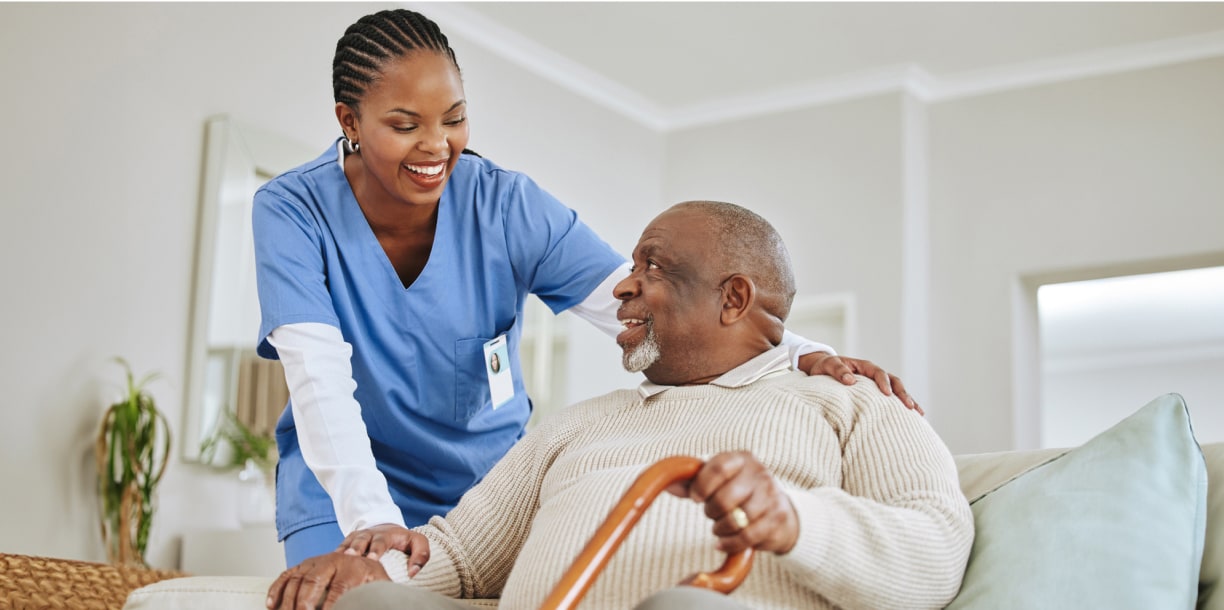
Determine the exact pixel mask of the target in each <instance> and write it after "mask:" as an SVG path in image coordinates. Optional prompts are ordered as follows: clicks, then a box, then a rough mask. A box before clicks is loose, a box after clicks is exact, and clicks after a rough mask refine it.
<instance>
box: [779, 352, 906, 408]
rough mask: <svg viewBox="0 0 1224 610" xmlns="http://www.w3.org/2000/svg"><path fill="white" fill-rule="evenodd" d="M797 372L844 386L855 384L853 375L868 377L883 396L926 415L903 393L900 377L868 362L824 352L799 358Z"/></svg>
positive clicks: (903, 388)
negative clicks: (827, 378) (819, 376)
mask: <svg viewBox="0 0 1224 610" xmlns="http://www.w3.org/2000/svg"><path fill="white" fill-rule="evenodd" d="M799 370H801V371H803V372H805V373H807V374H808V375H828V376H830V377H832V378H834V379H836V380H838V381H840V382H842V383H844V384H846V385H854V384H855V382H856V381H857V378H855V375H862V376H864V377H870V378H872V379H874V380H875V382H876V385H877V386H879V387H880V391H881V392H883V393H884V395H885V396H892V395H893V394H896V395H897V398H899V399H901V402H902V403H903V404H904V405H905V406H907V407H909V408H911V409H913V410H915V411H917V412H918V413H919V414H922V415H926V412H925V411H923V410H922V407H920V406H918V403H917V402H916V401H915V400H914V398H913V397H912V396H910V395H909V392H906V391H905V384H904V383H901V378H900V377H897V376H896V375H891V374H889V373H888V372H887V371H885V370H884V369H882V368H880V367H879V366H876V364H875V363H874V362H872V361H870V360H863V359H861V358H847V357H845V356H834V355H832V354H829V353H826V352H813V353H811V354H804V355H802V356H800V357H799Z"/></svg>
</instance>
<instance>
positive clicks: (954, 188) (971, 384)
mask: <svg viewBox="0 0 1224 610" xmlns="http://www.w3.org/2000/svg"><path fill="white" fill-rule="evenodd" d="M1221 108H1224V60H1220V59H1215V60H1208V61H1198V62H1193V63H1186V64H1180V65H1174V66H1169V67H1165V68H1160V69H1151V70H1144V71H1137V72H1129V73H1124V74H1118V75H1114V76H1107V77H1099V78H1092V79H1086V80H1082V81H1075V82H1069V83H1063V84H1056V85H1048V86H1043V87H1035V88H1032V89H1023V90H1016V91H1009V92H1005V93H998V94H994V95H986V96H981V97H974V98H968V99H963V100H958V101H951V102H946V103H942V104H937V105H934V106H932V108H931V110H930V117H931V200H930V201H931V245H932V250H931V252H932V256H931V261H932V262H931V269H932V278H933V282H932V287H931V312H932V313H931V321H932V322H931V323H932V325H931V344H932V351H931V366H932V380H933V389H932V392H931V396H930V397H929V398H928V399H927V400H928V401H929V402H931V403H933V404H934V405H936V409H935V411H934V412H933V413H932V422H933V423H934V424H935V425H936V427H937V428H938V429H939V431H940V432H941V433H942V434H943V435H944V438H945V439H947V441H948V443H949V445H951V446H952V447H953V449H955V450H958V451H992V450H1000V449H1007V448H1011V447H1014V446H1017V445H1033V444H1035V443H1036V442H1037V439H1036V436H1037V435H1038V433H1039V424H1038V423H1037V422H1035V421H1033V419H1032V418H1033V417H1034V415H1033V414H1034V413H1036V407H1037V402H1038V400H1039V396H1040V391H1039V388H1038V387H1037V384H1038V377H1039V370H1038V369H1037V368H1036V366H1035V361H1034V362H1031V363H1025V362H1014V361H1013V349H1015V348H1017V347H1020V348H1025V347H1026V346H1025V345H1023V343H1025V342H1026V338H1025V337H1023V336H1022V337H1014V336H1013V332H1012V329H1013V322H1016V323H1017V327H1020V328H1024V327H1026V326H1027V321H1026V320H1017V319H1015V318H1016V316H1019V315H1023V316H1025V317H1031V316H1032V315H1033V312H1031V311H1029V312H1021V311H1019V308H1018V306H1017V305H1016V303H1015V297H1014V295H1013V291H1018V292H1024V293H1026V294H1024V295H1021V296H1027V293H1028V292H1029V291H1028V290H1027V289H1024V290H1017V284H1018V283H1019V282H1020V278H1022V277H1024V276H1029V275H1042V274H1047V273H1051V272H1058V271H1066V270H1074V269H1077V268H1083V267H1098V266H1104V265H1112V264H1136V265H1138V264H1140V263H1142V262H1144V261H1149V260H1151V259H1165V258H1176V257H1188V256H1194V255H1200V254H1203V253H1210V252H1219V251H1221V250H1224V233H1222V232H1221V227H1224V171H1221V169H1222V168H1224V112H1221V111H1220V109H1221ZM1027 332H1030V333H1033V332H1035V330H1034V329H1032V328H1028V329H1027ZM1028 355H1029V356H1031V357H1032V358H1034V359H1035V358H1036V354H1035V353H1030V354H1028ZM1013 366H1016V367H1017V369H1018V370H1022V371H1024V372H1025V374H1024V376H1023V377H1022V378H1020V379H1015V380H1014V379H1013V378H1012V371H1013ZM1013 393H1018V394H1019V395H1020V396H1022V397H1024V398H1025V401H1024V402H1025V404H1023V405H1020V406H1019V408H1021V409H1024V411H1022V412H1019V413H1016V412H1014V411H1013ZM1153 397H1154V396H1143V397H1137V398H1136V406H1135V408H1138V407H1139V406H1142V404H1143V403H1145V402H1146V401H1147V400H1148V399H1150V398H1153ZM1217 408H1218V405H1217ZM1013 418H1016V419H1017V420H1018V422H1019V423H1020V425H1021V426H1020V429H1019V430H1017V429H1016V428H1015V427H1013ZM1016 436H1020V437H1021V438H1014V437H1016Z"/></svg>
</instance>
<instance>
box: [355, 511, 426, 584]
mask: <svg viewBox="0 0 1224 610" xmlns="http://www.w3.org/2000/svg"><path fill="white" fill-rule="evenodd" d="M388 549H396V550H399V551H403V552H404V554H405V555H407V556H408V577H409V578H412V577H413V576H416V575H417V572H420V571H421V568H423V567H425V563H426V562H428V561H429V539H428V538H426V537H425V536H422V535H421V534H418V533H416V532H414V531H412V530H410V529H407V528H404V527H401V526H399V525H394V524H391V523H384V524H382V525H375V526H374V527H369V528H366V529H363V530H357V531H355V532H353V533H351V534H349V535H348V536H346V537H345V538H344V542H341V543H340V546H338V547H336V552H337V553H343V554H345V555H364V556H366V557H368V558H370V559H378V558H379V557H382V554H383V553H386V552H387V550H388Z"/></svg>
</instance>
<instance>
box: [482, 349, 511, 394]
mask: <svg viewBox="0 0 1224 610" xmlns="http://www.w3.org/2000/svg"><path fill="white" fill-rule="evenodd" d="M484 357H485V358H484V359H485V373H487V374H488V375H489V396H492V397H493V408H494V409H496V408H498V407H500V406H502V405H504V404H506V403H507V402H509V401H510V399H511V398H514V373H513V372H512V371H511V370H510V349H509V347H508V344H507V342H506V335H502V336H500V337H498V338H496V339H492V340H490V341H488V342H486V343H485V344H484Z"/></svg>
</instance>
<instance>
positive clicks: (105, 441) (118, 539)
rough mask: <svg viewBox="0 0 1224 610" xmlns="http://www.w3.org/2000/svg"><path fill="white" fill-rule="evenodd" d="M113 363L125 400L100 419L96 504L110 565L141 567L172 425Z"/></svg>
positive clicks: (143, 381) (151, 376) (138, 384)
mask: <svg viewBox="0 0 1224 610" xmlns="http://www.w3.org/2000/svg"><path fill="white" fill-rule="evenodd" d="M115 361H116V362H118V363H119V364H120V365H122V366H123V369H124V372H125V373H126V375H127V388H126V395H125V396H124V397H123V398H122V399H121V400H119V401H118V402H115V403H114V404H112V405H110V407H108V408H107V409H106V412H105V413H104V414H103V415H102V423H101V425H100V426H99V430H98V440H97V443H95V445H94V454H95V457H96V458H97V465H98V500H99V512H100V515H99V516H100V520H101V525H102V540H103V543H104V544H105V545H106V555H107V558H108V559H109V561H110V562H111V563H115V564H120V565H137V566H144V565H146V564H145V551H146V549H147V548H148V544H149V528H150V527H151V526H152V525H153V492H154V491H155V490H156V488H157V484H158V482H159V481H161V477H162V474H163V473H165V471H166V463H167V461H168V458H169V456H170V426H169V424H167V423H166V417H165V416H164V415H163V414H162V412H161V411H160V410H158V408H157V405H156V403H155V402H154V401H153V397H152V396H150V395H149V394H148V393H147V392H145V390H144V387H145V385H146V384H148V383H149V382H150V381H152V380H153V379H155V378H156V377H157V374H156V373H150V374H148V375H145V376H144V377H143V378H141V379H140V380H139V381H137V380H136V379H135V377H134V376H133V374H132V367H131V366H129V365H128V363H127V361H125V360H124V359H122V358H115Z"/></svg>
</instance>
